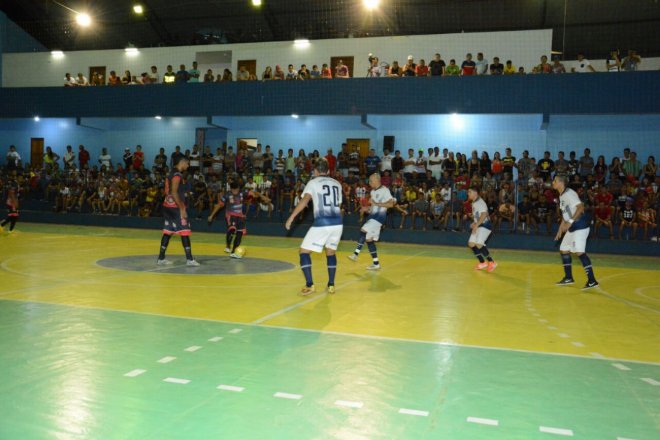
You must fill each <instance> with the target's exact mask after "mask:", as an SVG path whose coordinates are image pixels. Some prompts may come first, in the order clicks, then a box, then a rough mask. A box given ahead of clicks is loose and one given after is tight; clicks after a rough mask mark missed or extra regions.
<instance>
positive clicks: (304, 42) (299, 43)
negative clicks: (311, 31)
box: [293, 38, 310, 49]
mask: <svg viewBox="0 0 660 440" xmlns="http://www.w3.org/2000/svg"><path fill="white" fill-rule="evenodd" d="M309 44H310V43H309V40H308V39H307V38H300V39H297V40H293V45H294V46H295V47H297V48H298V49H304V48H305V47H309Z"/></svg>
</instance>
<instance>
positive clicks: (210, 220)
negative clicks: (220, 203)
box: [206, 217, 213, 226]
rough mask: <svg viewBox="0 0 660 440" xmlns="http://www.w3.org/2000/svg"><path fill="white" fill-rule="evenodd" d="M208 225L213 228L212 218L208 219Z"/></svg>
mask: <svg viewBox="0 0 660 440" xmlns="http://www.w3.org/2000/svg"><path fill="white" fill-rule="evenodd" d="M206 224H207V225H209V226H211V225H212V224H213V219H212V218H211V217H208V218H207V219H206Z"/></svg>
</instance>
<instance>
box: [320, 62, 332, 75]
mask: <svg viewBox="0 0 660 440" xmlns="http://www.w3.org/2000/svg"><path fill="white" fill-rule="evenodd" d="M321 78H323V79H332V70H330V67H329V66H328V65H327V64H325V63H323V66H321Z"/></svg>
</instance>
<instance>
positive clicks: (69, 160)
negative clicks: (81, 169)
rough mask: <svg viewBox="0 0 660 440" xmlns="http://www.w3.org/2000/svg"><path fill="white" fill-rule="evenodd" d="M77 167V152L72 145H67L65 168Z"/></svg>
mask: <svg viewBox="0 0 660 440" xmlns="http://www.w3.org/2000/svg"><path fill="white" fill-rule="evenodd" d="M75 168H76V153H74V152H73V149H72V147H71V145H67V146H66V153H64V169H65V170H72V169H75Z"/></svg>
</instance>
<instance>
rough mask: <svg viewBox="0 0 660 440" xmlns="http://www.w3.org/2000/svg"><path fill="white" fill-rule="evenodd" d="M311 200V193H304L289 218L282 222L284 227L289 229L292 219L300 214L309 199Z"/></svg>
mask: <svg viewBox="0 0 660 440" xmlns="http://www.w3.org/2000/svg"><path fill="white" fill-rule="evenodd" d="M310 200H312V195H311V194H309V193H305V195H303V198H302V199H300V202H298V205H296V208H295V209H294V210H293V212H292V213H291V215H290V216H289V218H288V219H287V220H286V223H285V224H284V227H285V228H286V229H287V231H288V230H289V229H291V223H293V220H294V219H295V218H296V217H297V216H298V214H300V213H301V212H302V211H303V210H304V209H305V208H306V207H307V205H308V204H309V201H310Z"/></svg>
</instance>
